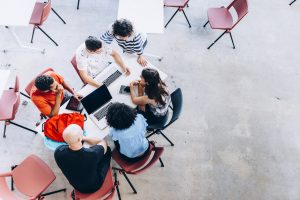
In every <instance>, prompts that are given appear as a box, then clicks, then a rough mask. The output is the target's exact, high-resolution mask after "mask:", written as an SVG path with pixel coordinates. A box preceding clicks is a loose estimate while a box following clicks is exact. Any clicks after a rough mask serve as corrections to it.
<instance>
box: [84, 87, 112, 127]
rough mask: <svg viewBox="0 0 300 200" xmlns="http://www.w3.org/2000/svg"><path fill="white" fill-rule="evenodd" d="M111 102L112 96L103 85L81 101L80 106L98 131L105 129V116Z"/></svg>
mask: <svg viewBox="0 0 300 200" xmlns="http://www.w3.org/2000/svg"><path fill="white" fill-rule="evenodd" d="M111 100H112V96H111V94H110V93H109V91H108V89H107V86H106V85H104V84H103V85H102V86H101V87H99V88H97V89H96V90H94V91H93V92H92V93H90V94H88V95H87V96H86V97H84V98H83V99H81V104H82V105H83V107H84V109H85V110H86V112H87V113H88V115H89V117H90V119H91V120H92V121H93V122H94V123H95V124H96V125H97V126H98V127H99V128H100V129H104V128H106V127H107V123H106V119H105V116H106V113H107V110H108V108H109V106H110V105H111V104H112V102H111Z"/></svg>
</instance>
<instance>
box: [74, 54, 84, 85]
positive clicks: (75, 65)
mask: <svg viewBox="0 0 300 200" xmlns="http://www.w3.org/2000/svg"><path fill="white" fill-rule="evenodd" d="M71 64H72V66H73V67H74V69H75V71H76V73H77V74H78V76H79V78H80V79H81V81H82V82H83V84H87V83H86V82H85V81H84V80H83V78H82V77H81V75H80V73H79V70H78V68H77V62H76V55H74V56H73V58H72V60H71Z"/></svg>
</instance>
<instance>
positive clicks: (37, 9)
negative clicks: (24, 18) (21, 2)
mask: <svg viewBox="0 0 300 200" xmlns="http://www.w3.org/2000/svg"><path fill="white" fill-rule="evenodd" d="M44 7H45V4H44V3H41V2H36V3H35V6H34V9H33V11H32V15H31V18H30V22H29V24H34V25H41V24H42V15H43V9H44Z"/></svg>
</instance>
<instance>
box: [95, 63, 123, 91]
mask: <svg viewBox="0 0 300 200" xmlns="http://www.w3.org/2000/svg"><path fill="white" fill-rule="evenodd" d="M121 75H122V72H120V70H119V69H118V67H117V66H116V64H115V63H112V64H110V66H109V67H108V69H106V70H105V71H104V72H101V73H100V74H99V75H98V76H96V77H95V78H94V79H95V80H96V81H97V82H98V83H103V84H105V85H106V86H107V87H108V86H109V85H110V84H111V83H113V82H114V81H115V80H117V79H118V78H119V77H120V76H121Z"/></svg>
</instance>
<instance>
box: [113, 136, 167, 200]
mask: <svg viewBox="0 0 300 200" xmlns="http://www.w3.org/2000/svg"><path fill="white" fill-rule="evenodd" d="M149 145H150V147H149V150H148V153H147V154H146V155H145V156H144V157H143V158H142V159H141V160H139V161H138V162H127V161H125V160H123V159H122V158H121V155H120V153H119V152H118V150H116V149H115V150H114V151H113V152H112V158H113V159H114V161H116V163H117V164H118V165H119V166H120V167H121V168H118V167H113V169H114V170H117V171H119V172H120V173H122V174H123V175H124V177H125V179H126V181H127V182H128V183H129V185H130V187H131V189H132V190H133V192H134V193H135V194H136V193H137V191H136V189H135V188H134V186H133V185H132V183H131V181H130V180H129V178H128V176H127V175H126V174H132V175H137V174H140V173H142V172H144V171H145V170H147V169H148V168H150V167H151V166H152V165H153V164H154V163H155V162H156V161H157V160H159V161H160V164H161V167H164V164H163V162H162V160H161V158H160V157H161V155H162V153H163V151H164V148H163V147H155V146H154V144H153V143H151V142H150V143H149ZM152 152H153V156H152V157H151V154H152ZM115 182H118V180H117V176H116V174H115ZM117 192H118V197H119V199H121V196H120V192H119V189H118V187H117Z"/></svg>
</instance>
